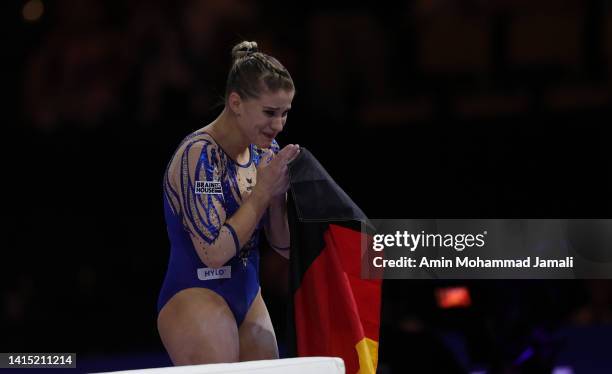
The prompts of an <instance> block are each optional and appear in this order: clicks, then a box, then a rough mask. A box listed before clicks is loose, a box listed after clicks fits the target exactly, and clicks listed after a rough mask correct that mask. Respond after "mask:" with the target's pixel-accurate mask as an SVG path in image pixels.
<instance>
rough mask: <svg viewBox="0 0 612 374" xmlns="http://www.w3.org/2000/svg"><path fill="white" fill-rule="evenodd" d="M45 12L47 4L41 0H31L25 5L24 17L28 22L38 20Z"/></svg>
mask: <svg viewBox="0 0 612 374" xmlns="http://www.w3.org/2000/svg"><path fill="white" fill-rule="evenodd" d="M44 12H45V6H44V5H43V3H42V1H40V0H30V1H28V2H27V3H25V4H24V6H23V11H22V14H23V19H24V20H26V21H28V22H36V21H38V20H39V19H40V17H42V15H43V13H44Z"/></svg>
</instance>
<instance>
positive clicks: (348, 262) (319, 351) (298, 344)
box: [288, 148, 381, 373]
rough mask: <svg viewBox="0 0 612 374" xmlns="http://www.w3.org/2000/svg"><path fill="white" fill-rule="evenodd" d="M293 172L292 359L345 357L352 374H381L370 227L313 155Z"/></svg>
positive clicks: (377, 283) (293, 166) (378, 287)
mask: <svg viewBox="0 0 612 374" xmlns="http://www.w3.org/2000/svg"><path fill="white" fill-rule="evenodd" d="M289 172H290V175H291V194H290V203H289V204H288V205H289V208H288V209H289V225H290V231H291V261H290V292H291V297H290V303H289V317H288V330H289V340H288V343H289V344H288V348H289V353H290V354H292V355H294V356H299V357H304V356H333V357H340V358H342V359H343V360H344V363H345V366H346V372H347V373H375V372H376V366H377V363H378V336H379V327H380V304H381V280H368V279H361V259H362V240H368V239H370V240H371V237H370V236H369V235H370V234H371V233H372V232H373V231H372V228H371V225H370V224H369V222H368V219H367V217H366V216H365V214H364V213H363V212H362V211H361V209H359V207H357V205H355V203H354V202H353V201H352V200H351V199H350V198H349V196H348V195H347V194H346V193H345V192H344V191H342V189H340V187H339V186H338V185H337V184H336V183H335V182H334V181H333V179H332V178H331V177H330V176H329V174H328V173H327V172H326V171H325V169H324V168H323V167H322V166H321V164H320V163H319V162H318V161H317V160H316V159H315V157H314V156H313V155H312V154H311V153H310V152H309V151H308V150H306V149H304V148H302V149H301V152H300V155H299V156H298V158H297V159H296V160H294V161H292V162H291V164H290V165H289Z"/></svg>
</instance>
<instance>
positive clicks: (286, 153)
mask: <svg viewBox="0 0 612 374" xmlns="http://www.w3.org/2000/svg"><path fill="white" fill-rule="evenodd" d="M299 153H300V146H299V145H297V144H287V145H286V146H285V147H284V148H283V149H281V150H280V152H278V154H277V155H276V157H279V158H281V159H282V160H283V161H284V162H285V163H288V162H291V161H293V160H294V159H295V158H296V157H297V155H298V154H299Z"/></svg>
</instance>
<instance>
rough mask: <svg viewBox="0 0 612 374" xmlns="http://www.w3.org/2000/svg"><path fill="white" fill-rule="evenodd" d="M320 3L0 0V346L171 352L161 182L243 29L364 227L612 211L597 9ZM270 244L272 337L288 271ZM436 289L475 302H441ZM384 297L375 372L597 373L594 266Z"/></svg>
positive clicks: (149, 360) (143, 355) (300, 137)
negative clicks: (269, 61)
mask: <svg viewBox="0 0 612 374" xmlns="http://www.w3.org/2000/svg"><path fill="white" fill-rule="evenodd" d="M334 4H335V5H332V4H331V3H330V2H323V1H312V2H298V3H295V4H294V3H293V2H280V1H258V2H255V1H247V0H227V1H144V0H140V1H125V2H123V1H104V2H103V1H94V0H56V1H51V0H47V1H42V2H40V1H25V0H22V1H15V0H10V1H3V2H2V5H0V7H1V14H2V28H3V32H2V35H3V43H2V47H1V48H0V50H1V53H2V69H1V72H0V74H1V76H2V85H1V87H0V89H1V90H2V91H3V94H2V102H3V105H2V108H3V110H2V114H3V116H2V117H3V119H4V120H3V121H2V122H3V123H2V130H3V131H2V159H3V179H2V180H3V183H2V184H3V188H2V194H3V196H4V200H3V201H4V203H3V209H2V222H4V223H3V224H2V226H3V232H4V234H3V237H4V240H3V241H2V248H3V251H2V254H3V255H2V260H0V264H1V265H0V271H1V274H2V278H1V279H2V282H1V283H0V289H1V291H2V292H1V294H0V295H1V298H0V351H2V352H19V351H23V352H37V351H40V352H77V353H78V355H79V358H80V361H79V367H80V368H81V369H84V370H119V369H128V368H144V367H152V366H163V365H167V364H168V361H167V358H166V357H165V354H164V352H163V347H162V346H161V343H160V341H159V337H158V335H157V331H156V326H155V319H156V299H157V295H158V292H159V288H160V285H161V282H162V279H163V276H164V274H165V268H166V265H167V258H168V253H169V252H168V250H169V243H168V240H167V236H166V232H165V225H164V222H163V215H162V200H161V198H162V191H161V178H162V174H163V171H164V168H165V166H166V163H167V162H168V160H169V159H170V156H171V154H172V152H173V151H174V149H175V148H176V146H177V145H178V143H179V142H180V140H181V139H182V138H183V137H184V136H185V135H187V134H188V133H190V132H192V131H193V130H195V129H197V128H199V127H202V126H204V125H206V124H207V123H209V122H210V121H211V120H212V119H214V118H215V117H216V115H218V113H219V112H220V111H221V108H222V106H219V105H218V104H219V101H220V100H221V99H222V98H221V96H222V94H223V91H224V84H225V79H226V74H227V70H228V68H229V63H230V50H231V47H232V46H233V45H234V44H235V43H237V42H239V41H241V40H244V39H246V40H255V41H257V42H258V44H259V46H260V49H261V50H262V51H264V52H266V53H268V54H271V55H273V56H275V57H277V58H278V59H279V60H280V61H281V62H283V64H284V65H285V66H286V67H287V68H288V69H289V71H290V72H291V74H292V76H293V79H294V81H295V84H296V87H297V95H296V97H295V100H294V103H293V109H292V112H291V114H290V116H289V120H288V124H287V126H286V129H285V131H284V132H283V134H281V136H280V137H279V139H278V140H279V143H280V144H281V145H283V144H287V143H299V144H300V145H302V146H305V147H307V148H308V149H310V150H311V151H312V152H313V153H314V154H315V156H316V157H317V158H318V159H319V160H320V161H321V162H322V164H323V165H324V166H325V167H326V168H327V170H328V171H329V173H330V174H331V175H332V176H333V177H334V178H335V180H336V181H337V182H338V183H339V185H340V186H341V187H342V188H343V189H344V190H345V191H346V192H347V193H348V194H349V195H350V196H351V197H352V198H353V199H354V201H355V202H356V203H357V204H358V205H359V206H360V207H361V208H362V209H363V210H364V211H365V212H366V214H367V215H368V216H370V217H372V218H450V217H465V218H486V217H488V218H512V217H515V218H586V217H590V218H604V217H607V218H610V216H611V209H612V205H611V199H610V198H609V193H610V187H611V184H612V183H611V179H610V170H609V169H610V163H611V157H610V156H611V155H612V149H611V148H610V146H609V136H608V134H609V131H608V130H609V129H608V127H609V126H610V124H611V123H612V122H611V119H612V116H611V106H610V104H611V101H612V100H611V99H612V85H611V80H610V73H611V67H612V6H611V4H610V3H609V2H607V1H604V0H584V1H577V0H558V1H552V0H542V1H535V2H534V1H527V0H515V1H508V0H494V1H477V0H471V1H443V0H418V1H405V2H391V1H377V2H375V3H371V4H369V5H360V6H358V5H355V4H354V2H345V3H344V4H342V3H339V4H336V3H334ZM41 5H42V7H43V9H42V13H41ZM37 14H38V16H37ZM264 253H266V255H264V263H263V264H262V283H263V285H264V286H263V287H264V296H265V297H266V299H267V302H268V306H269V308H270V311H271V314H272V317H273V319H274V321H275V325H276V329H277V335H278V338H279V340H280V344H281V350H282V348H283V337H284V322H283V321H284V302H285V300H286V294H285V292H286V288H283V287H286V286H285V285H284V283H283V282H282V281H281V282H279V278H280V279H284V278H283V276H284V274H285V273H284V272H285V271H286V264H285V263H284V262H283V261H282V260H280V259H279V258H277V257H276V256H275V255H274V254H271V253H270V252H266V251H264ZM447 283H448V284H452V285H455V286H457V285H458V286H465V287H467V288H468V290H469V291H470V295H471V297H472V305H471V306H470V307H468V308H460V309H441V308H439V307H438V306H437V305H436V303H435V299H434V290H435V289H437V288H439V287H444V286H447V285H448V284H447ZM279 284H280V285H281V286H279ZM383 304H384V306H383V314H382V321H381V325H382V328H381V334H382V335H381V340H380V344H381V346H380V361H381V362H380V363H381V365H380V369H381V372H392V373H401V372H404V371H406V372H407V371H411V372H451V371H455V370H457V371H461V370H476V369H478V368H488V369H490V370H492V371H497V372H527V371H529V370H531V371H533V372H546V371H550V370H549V369H550V368H551V367H552V366H566V367H567V366H569V367H572V368H573V370H574V371H575V372H576V373H582V372H599V371H598V370H600V372H607V371H609V370H610V369H611V368H612V363H611V362H610V358H609V357H608V356H609V354H605V353H604V352H605V349H604V347H606V346H608V347H609V346H610V342H611V341H612V329H611V322H612V288H611V283H610V281H608V280H574V281H472V282H469V283H466V282H463V283H460V282H448V281H447V282H445V283H444V282H441V281H408V280H405V281H388V282H385V285H384V302H383Z"/></svg>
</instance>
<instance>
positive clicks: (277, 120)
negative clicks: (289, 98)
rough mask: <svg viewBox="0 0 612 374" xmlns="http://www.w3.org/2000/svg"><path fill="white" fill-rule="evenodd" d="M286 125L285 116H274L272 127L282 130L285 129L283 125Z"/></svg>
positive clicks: (278, 130) (275, 129) (277, 130)
mask: <svg viewBox="0 0 612 374" xmlns="http://www.w3.org/2000/svg"><path fill="white" fill-rule="evenodd" d="M284 125H285V121H284V118H282V117H274V119H273V120H272V125H271V127H272V129H273V130H274V131H276V132H281V131H283V126H284Z"/></svg>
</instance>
